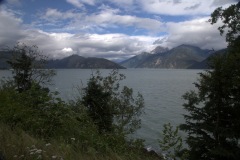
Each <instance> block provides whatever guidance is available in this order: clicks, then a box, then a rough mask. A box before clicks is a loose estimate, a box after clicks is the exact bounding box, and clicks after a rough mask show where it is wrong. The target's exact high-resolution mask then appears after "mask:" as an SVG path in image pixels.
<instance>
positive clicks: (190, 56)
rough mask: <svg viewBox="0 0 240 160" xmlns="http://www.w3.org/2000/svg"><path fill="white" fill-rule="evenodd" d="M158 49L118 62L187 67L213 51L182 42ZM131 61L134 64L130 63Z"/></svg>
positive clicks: (151, 66)
mask: <svg viewBox="0 0 240 160" xmlns="http://www.w3.org/2000/svg"><path fill="white" fill-rule="evenodd" d="M158 49H159V47H157V48H155V49H154V50H153V51H151V52H150V53H144V56H143V55H142V54H140V55H137V56H135V57H132V58H130V59H128V60H126V61H124V62H122V63H120V64H121V65H122V66H124V67H126V68H182V69H187V68H189V67H190V66H192V65H193V64H195V63H198V62H201V61H203V60H204V59H206V58H207V57H209V56H210V55H211V54H212V53H213V52H212V51H211V50H202V49H200V48H199V47H195V46H191V45H184V44H183V45H180V46H178V47H175V48H173V49H171V50H168V49H166V50H163V52H156V51H157V50H158ZM151 53H154V54H151ZM133 62H134V65H130V64H133Z"/></svg>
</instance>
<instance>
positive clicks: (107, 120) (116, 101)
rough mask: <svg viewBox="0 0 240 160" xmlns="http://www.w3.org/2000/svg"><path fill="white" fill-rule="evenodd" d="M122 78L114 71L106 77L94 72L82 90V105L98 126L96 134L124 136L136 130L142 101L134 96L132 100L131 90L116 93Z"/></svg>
mask: <svg viewBox="0 0 240 160" xmlns="http://www.w3.org/2000/svg"><path fill="white" fill-rule="evenodd" d="M124 78H125V76H124V75H123V74H118V71H117V70H113V71H112V72H111V73H110V74H109V75H108V76H106V77H103V76H101V74H100V72H99V71H97V73H96V75H92V77H91V78H90V80H89V82H88V85H87V87H86V88H85V89H84V95H83V97H82V103H83V104H84V106H85V107H86V109H87V112H88V113H89V116H90V117H91V118H92V120H93V121H94V123H95V124H96V125H97V126H98V129H99V133H112V134H123V135H126V134H130V133H133V132H134V131H135V130H136V129H138V128H139V127H140V124H141V121H140V118H139V116H140V115H141V114H142V113H143V107H144V101H143V97H142V95H141V94H138V95H137V97H136V98H135V97H134V96H133V90H132V89H130V88H128V87H127V86H123V88H122V90H120V84H119V82H120V81H121V80H123V79H124Z"/></svg>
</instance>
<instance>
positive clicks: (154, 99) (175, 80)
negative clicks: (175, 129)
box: [0, 69, 202, 148]
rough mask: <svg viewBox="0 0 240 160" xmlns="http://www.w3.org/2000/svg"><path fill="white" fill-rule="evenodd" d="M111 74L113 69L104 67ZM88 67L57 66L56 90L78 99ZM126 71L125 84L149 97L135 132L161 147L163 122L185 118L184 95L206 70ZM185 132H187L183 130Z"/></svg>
mask: <svg viewBox="0 0 240 160" xmlns="http://www.w3.org/2000/svg"><path fill="white" fill-rule="evenodd" d="M100 71H101V72H102V74H103V75H107V74H108V73H109V72H110V71H111V70H100ZM94 72H95V71H94V70H88V69H62V70H57V76H56V77H55V78H54V84H55V85H54V86H51V89H52V90H55V91H59V92H60V93H61V94H60V95H61V97H62V98H64V99H65V100H70V99H74V98H75V97H76V96H77V95H79V93H78V92H77V90H76V88H77V87H80V88H82V87H85V86H86V83H87V80H88V79H89V78H90V77H91V74H92V73H94ZM119 72H120V73H123V74H125V75H126V79H125V80H124V81H122V83H121V84H122V85H127V86H128V87H131V88H133V90H134V92H135V93H137V92H140V93H141V94H142V95H143V97H144V100H145V114H144V115H142V116H141V119H142V128H141V129H140V130H138V131H137V133H136V134H135V135H134V136H136V137H139V138H143V139H145V140H146V142H145V144H146V145H147V146H152V147H154V148H157V146H158V144H157V139H159V138H161V134H160V133H161V131H162V129H163V124H165V123H169V122H170V123H171V124H172V125H174V126H177V125H179V124H181V123H183V122H184V119H183V114H184V113H185V110H184V109H183V107H182V104H183V103H184V100H183V99H182V95H183V94H184V93H185V92H187V91H189V90H191V89H194V85H193V83H194V82H196V80H197V77H198V74H197V73H200V72H202V70H182V69H126V70H119ZM8 75H10V72H9V71H0V78H1V77H2V76H8ZM180 134H182V135H183V136H184V133H182V132H180Z"/></svg>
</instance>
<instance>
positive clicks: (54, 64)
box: [47, 55, 125, 69]
mask: <svg viewBox="0 0 240 160" xmlns="http://www.w3.org/2000/svg"><path fill="white" fill-rule="evenodd" d="M47 68H55V69H64V68H66V69H74V68H79V69H125V67H123V66H121V65H119V64H117V63H114V62H112V61H109V60H107V59H104V58H96V57H88V58H85V57H82V56H79V55H71V56H69V57H66V58H63V59H60V60H49V61H48V65H47Z"/></svg>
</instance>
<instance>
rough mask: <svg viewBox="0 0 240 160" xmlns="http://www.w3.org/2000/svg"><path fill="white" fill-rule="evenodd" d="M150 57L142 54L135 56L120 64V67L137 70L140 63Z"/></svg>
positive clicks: (145, 53)
mask: <svg viewBox="0 0 240 160" xmlns="http://www.w3.org/2000/svg"><path fill="white" fill-rule="evenodd" d="M150 56H151V54H150V53H147V52H143V53H141V54H139V55H136V56H134V57H132V58H129V59H127V60H125V61H123V62H121V63H120V65H122V66H124V67H126V68H137V67H138V65H139V64H140V63H142V62H144V61H145V60H146V59H147V58H148V57H150Z"/></svg>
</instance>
